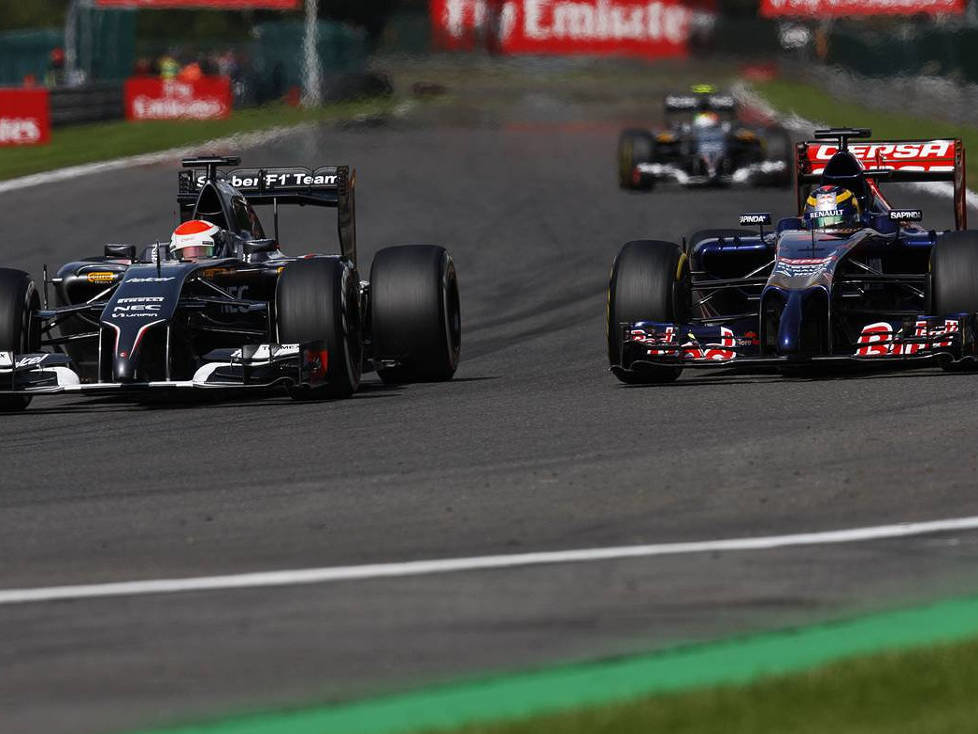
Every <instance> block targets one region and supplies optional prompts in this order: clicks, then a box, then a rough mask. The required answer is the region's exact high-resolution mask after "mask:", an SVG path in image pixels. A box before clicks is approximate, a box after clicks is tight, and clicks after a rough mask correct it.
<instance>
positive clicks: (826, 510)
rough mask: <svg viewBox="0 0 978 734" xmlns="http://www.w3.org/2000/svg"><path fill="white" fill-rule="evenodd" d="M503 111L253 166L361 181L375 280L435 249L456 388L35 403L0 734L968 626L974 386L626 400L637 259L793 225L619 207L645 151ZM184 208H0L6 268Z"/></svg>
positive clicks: (160, 202) (6, 466)
mask: <svg viewBox="0 0 978 734" xmlns="http://www.w3.org/2000/svg"><path fill="white" fill-rule="evenodd" d="M657 106H658V101H657V100H655V101H653V102H651V103H650V107H651V108H653V109H654V108H656V107H657ZM519 111H520V114H513V113H507V114H505V115H504V114H500V115H493V114H486V115H476V114H461V115H448V114H445V115H444V116H442V115H441V113H439V112H437V111H435V112H432V111H430V110H423V111H422V112H421V113H419V114H418V115H415V116H408V117H406V118H404V119H400V120H397V121H392V122H390V123H389V124H386V125H374V126H364V127H362V128H337V127H323V128H313V129H303V130H300V131H297V132H295V133H294V134H290V135H285V136H283V137H279V138H276V139H274V140H271V141H270V142H267V143H263V144H260V145H257V146H256V147H251V148H249V149H247V150H243V151H241V155H242V158H243V162H242V165H246V166H249V167H250V166H262V165H291V164H295V165H320V164H333V163H339V164H342V163H350V164H351V165H353V166H355V167H356V168H357V170H358V191H357V197H358V202H357V205H358V206H357V215H358V237H359V244H360V253H361V271H362V274H363V276H364V277H367V276H368V274H369V263H370V260H371V258H372V255H373V253H374V252H375V251H376V250H377V249H379V248H380V247H384V246H387V245H391V244H401V243H408V242H419V243H429V242H430V243H435V244H441V245H444V246H446V247H447V248H449V250H451V252H452V253H453V255H454V257H455V261H456V265H457V268H458V273H459V279H460V285H461V292H462V315H463V347H462V364H461V366H460V369H459V371H458V374H457V378H456V379H455V380H454V381H452V382H449V383H444V384H427V385H412V386H406V387H403V388H396V389H395V388H389V387H385V386H383V385H381V383H380V382H379V381H376V379H375V378H373V377H370V378H368V379H367V380H366V382H365V383H364V385H363V388H362V390H361V392H360V393H358V394H357V395H356V396H355V397H354V398H352V399H350V400H347V401H342V402H333V403H320V404H309V403H294V402H292V401H291V400H289V399H288V398H287V397H286V396H284V395H279V394H271V395H268V396H264V397H262V398H258V399H250V398H249V399H247V400H246V399H242V398H240V397H235V398H232V399H229V400H225V401H218V402H215V401H207V402H197V403H190V404H166V405H138V404H132V403H128V402H124V401H119V400H115V399H108V400H107V399H80V400H79V399H68V398H50V399H47V400H41V399H38V400H35V402H34V403H33V404H32V405H31V407H30V408H29V409H28V410H27V411H26V412H25V413H24V414H21V415H5V416H3V417H2V419H0V486H2V491H0V629H2V630H3V634H2V635H0V661H2V665H0V712H2V714H0V717H2V726H0V729H2V730H3V731H4V732H7V731H10V732H16V733H18V734H19V733H20V732H44V733H45V734H59V733H61V732H64V733H66V734H67V733H71V734H77V733H82V734H88V733H91V734H102V733H105V734H107V733H108V732H123V731H128V730H133V729H137V728H150V727H159V726H164V725H167V724H170V723H177V722H185V721H193V720H196V719H206V718H211V717H215V716H221V715H224V714H227V713H230V712H235V713H237V712H248V711H253V710H267V709H270V708H276V707H291V706H301V705H309V704H323V703H329V702H342V701H352V700H357V699H359V698H364V697H371V696H375V695H380V694H387V693H392V692H402V691H413V690H418V689H423V688H424V687H426V686H429V685H436V684H439V683H444V682H446V681H452V680H456V679H458V678H460V677H463V678H464V677H471V676H476V675H485V674H492V673H496V672H501V671H514V670H523V669H532V668H537V667H540V666H546V665H550V664H554V663H575V662H581V661H589V660H594V659H600V658H608V657H612V656H619V655H634V654H638V653H648V652H652V651H655V650H658V649H663V648H668V647H672V646H675V645H676V644H677V643H689V642H696V641H704V640H714V639H722V638H728V637H731V636H741V635H749V634H756V633H760V632H762V631H765V630H771V629H780V628H785V627H792V626H797V625H805V624H809V623H818V622H824V621H830V620H834V619H843V618H849V617H852V616H853V615H860V614H864V613H874V612H880V611H884V610H889V609H897V608H901V607H905V606H911V605H915V604H920V603H926V602H929V601H931V600H934V599H941V598H948V597H954V596H965V595H969V594H974V593H976V591H978V563H976V561H978V532H976V531H975V525H976V523H975V517H976V516H978V493H976V492H975V486H976V480H975V476H976V472H978V446H976V443H975V441H974V438H973V437H974V436H975V435H976V432H978V375H974V374H966V373H953V374H952V373H945V372H942V371H941V370H940V369H937V368H925V369H919V370H913V371H899V372H885V373H860V374H851V375H835V376H832V377H826V378H822V379H816V378H810V377H806V378H798V377H795V378H785V377H781V376H777V375H760V376H757V375H755V376H744V375H736V374H731V373H728V372H718V373H706V372H703V371H696V372H693V371H688V372H687V373H686V374H684V376H683V377H682V378H681V379H680V380H679V381H678V382H676V383H674V384H671V385H665V386H657V387H627V386H623V385H621V384H619V383H618V382H617V381H616V380H615V379H614V378H613V377H612V376H611V375H610V374H608V372H607V365H606V356H605V348H604V299H605V289H606V286H607V278H608V273H609V270H610V266H611V262H612V259H613V258H614V256H615V254H616V253H617V251H618V249H619V248H620V247H621V245H622V244H623V243H624V242H626V241H628V240H630V239H638V238H645V237H653V238H661V239H674V240H677V241H678V240H679V239H680V238H681V237H682V236H684V235H687V236H688V235H689V234H690V233H691V232H693V231H695V230H697V229H701V228H706V227H727V226H736V222H737V217H738V215H739V214H741V213H743V212H747V211H771V212H772V214H774V216H775V217H777V216H779V215H788V214H790V213H791V210H792V206H793V195H792V192H790V191H786V190H747V189H734V190H727V191H717V190H708V191H682V190H677V189H666V188H663V189H660V190H656V191H654V192H652V193H650V194H629V193H624V192H622V191H619V190H618V188H617V186H616V185H615V171H614V162H615V160H614V146H615V140H616V137H617V133H618V130H619V128H620V127H621V126H623V125H624V124H625V123H627V122H629V121H632V119H633V118H632V117H631V116H625V115H618V114H617V112H615V113H611V112H608V111H607V110H606V109H604V108H602V107H601V106H600V105H593V104H592V105H585V104H583V103H580V104H578V103H574V104H570V105H568V104H565V103H562V102H561V101H560V100H555V99H553V98H551V97H548V96H546V95H545V94H542V93H536V94H532V95H527V96H526V97H525V100H524V104H523V105H522V107H520V110H519ZM554 120H557V121H556V122H555V121H554ZM834 122H837V123H839V124H856V122H858V121H848V120H842V121H834ZM921 134H922V135H926V131H921ZM175 192H176V165H175V162H173V161H170V162H166V161H164V162H155V163H152V164H147V165H140V166H134V167H132V168H123V169H116V170H107V171H104V172H101V173H93V174H90V175H85V176H81V177H78V178H72V179H67V180H61V181H53V182H50V183H45V184H40V185H36V186H33V187H31V188H26V189H15V190H7V191H4V192H3V193H2V194H0V202H2V205H3V207H4V211H5V212H6V214H5V215H4V217H3V225H2V229H3V237H2V238H0V261H2V264H3V265H5V266H11V267H21V268H25V269H27V270H30V271H31V272H32V273H34V274H35V276H36V277H38V278H39V276H40V271H41V266H42V265H43V264H44V263H47V264H48V265H49V266H51V267H56V266H57V265H60V264H61V263H62V262H64V261H66V260H68V259H72V258H75V257H78V256H84V255H94V254H98V253H99V252H101V249H102V246H103V244H104V243H106V242H134V243H139V244H145V243H149V242H153V241H155V240H157V239H161V238H166V237H168V235H169V232H170V231H171V230H172V228H173V226H174V220H175V216H174V210H175V208H176V205H175V199H174V197H175ZM893 198H894V203H895V204H897V205H899V206H907V207H910V206H914V207H919V208H921V209H923V210H924V212H925V217H926V218H927V221H928V222H930V223H931V224H932V226H938V227H940V226H945V225H946V224H947V222H948V221H949V220H950V218H951V204H950V201H949V200H947V199H944V198H940V197H935V196H929V195H926V194H922V193H919V192H901V194H900V195H899V196H897V195H894V196H893ZM332 216H333V215H332V213H330V212H325V213H324V212H322V211H316V212H310V211H307V210H301V211H294V212H293V211H289V210H287V209H283V211H282V212H281V223H282V227H281V240H282V246H283V249H284V250H285V251H286V252H292V253H294V252H312V251H317V250H323V249H332V248H333V247H334V243H335V223H334V220H333V218H332ZM266 219H268V220H270V214H269V216H267V217H266ZM907 523H912V524H911V525H907ZM916 523H920V524H921V525H915V524H916ZM929 523H933V524H929ZM677 544H678V545H677ZM426 564H430V565H426ZM371 569H373V571H371ZM441 571H450V573H443V572H441ZM303 573H307V574H311V577H310V578H305V579H304V578H303V577H302V574H303ZM290 574H292V575H290ZM317 574H318V575H317ZM249 578H251V579H254V580H258V581H260V580H261V579H264V580H265V581H266V582H267V583H266V582H261V583H236V582H235V580H239V581H240V580H242V579H249ZM222 579H223V580H224V581H223V582H221V581H220V580H222ZM340 580H342V581H343V582H342V583H333V581H340ZM304 581H305V583H304ZM153 584H164V585H165V584H173V587H172V588H162V587H160V588H155V587H153V586H152V585H153ZM141 585H144V586H141ZM83 589H88V590H90V592H91V593H87V592H84V591H82V590H83ZM162 591H171V592H176V591H179V592H181V593H156V592H162Z"/></svg>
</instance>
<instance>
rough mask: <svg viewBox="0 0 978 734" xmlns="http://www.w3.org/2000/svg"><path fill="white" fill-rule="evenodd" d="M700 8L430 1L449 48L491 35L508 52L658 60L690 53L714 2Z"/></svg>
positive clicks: (534, 0) (662, 3)
mask: <svg viewBox="0 0 978 734" xmlns="http://www.w3.org/2000/svg"><path fill="white" fill-rule="evenodd" d="M708 1H709V0H708ZM698 7H700V8H701V10H694V9H693V7H691V6H690V5H689V4H687V3H684V2H680V0H505V1H502V0H431V19H432V23H433V24H434V28H435V33H436V35H437V37H438V38H439V39H440V41H441V43H442V45H443V46H445V47H447V48H461V47H465V46H466V45H467V44H468V43H470V41H471V39H472V37H473V35H482V36H483V37H485V36H489V35H492V36H495V37H496V39H497V45H498V48H499V50H500V51H502V52H504V53H523V54H594V55H611V54H621V55H632V56H646V57H650V58H657V57H664V56H684V55H685V54H686V42H687V40H688V39H689V35H690V29H691V27H692V25H693V24H694V23H695V22H696V20H697V15H703V14H706V13H707V12H708V10H707V9H708V7H709V6H708V3H701V4H700V5H699V6H698Z"/></svg>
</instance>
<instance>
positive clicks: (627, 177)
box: [618, 130, 655, 191]
mask: <svg viewBox="0 0 978 734" xmlns="http://www.w3.org/2000/svg"><path fill="white" fill-rule="evenodd" d="M654 152H655V140H654V139H653V137H652V134H651V133H650V132H649V131H648V130H624V131H623V132H622V134H621V135H620V136H619V137H618V186H619V187H621V188H623V189H633V190H639V191H648V190H649V189H651V188H652V186H653V184H654V182H653V180H652V177H651V176H643V175H641V174H638V173H637V172H636V171H635V166H637V165H638V164H639V163H650V162H651V161H652V157H653V154H654Z"/></svg>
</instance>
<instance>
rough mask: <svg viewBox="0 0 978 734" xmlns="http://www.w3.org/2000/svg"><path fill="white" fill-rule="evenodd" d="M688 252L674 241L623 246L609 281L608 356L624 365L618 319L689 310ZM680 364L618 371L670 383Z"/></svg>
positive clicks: (628, 377)
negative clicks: (636, 370)
mask: <svg viewBox="0 0 978 734" xmlns="http://www.w3.org/2000/svg"><path fill="white" fill-rule="evenodd" d="M685 263H686V256H685V254H684V253H683V251H682V248H681V247H680V246H679V245H677V244H675V243H673V242H663V241H661V240H635V241H633V242H629V243H627V244H626V245H625V246H624V247H622V248H621V251H620V252H619V253H618V257H617V258H615V264H614V266H613V267H612V269H611V281H610V283H609V284H608V309H607V330H606V336H607V341H608V361H609V363H610V364H611V366H612V367H614V366H616V365H621V356H622V355H621V351H622V342H621V331H620V326H619V324H621V323H625V322H634V321H661V322H673V321H675V322H680V321H683V320H684V319H685V318H688V314H689V288H688V285H689V280H688V269H687V268H686V267H685ZM682 371H683V368H682V367H681V366H676V367H673V366H671V365H670V366H656V367H653V368H649V369H644V370H642V371H641V372H616V377H618V379H619V380H621V381H622V382H624V383H627V384H648V383H657V382H671V381H673V380H675V379H676V378H677V377H679V375H680V374H681V373H682Z"/></svg>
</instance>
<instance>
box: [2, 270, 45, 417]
mask: <svg viewBox="0 0 978 734" xmlns="http://www.w3.org/2000/svg"><path fill="white" fill-rule="evenodd" d="M38 308H40V299H39V298H38V295H37V290H35V288H34V281H33V280H31V276H30V275H28V274H27V273H25V272H24V271H22V270H13V269H11V268H0V351H2V352H14V353H15V354H29V353H31V352H37V351H38V350H39V349H40V341H41V339H40V332H39V330H38V324H37V321H36V319H35V318H34V316H35V314H36V313H37V310H38ZM3 387H6V386H3V385H0V389H3ZM30 402H31V398H30V396H21V395H3V396H0V411H3V412H10V411H18V410H23V409H24V408H26V407H27V406H28V405H29V404H30Z"/></svg>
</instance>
